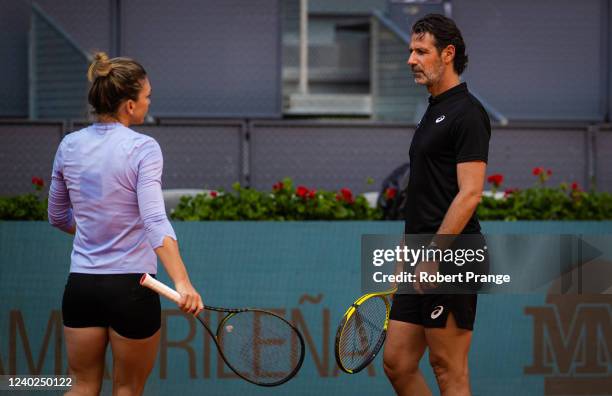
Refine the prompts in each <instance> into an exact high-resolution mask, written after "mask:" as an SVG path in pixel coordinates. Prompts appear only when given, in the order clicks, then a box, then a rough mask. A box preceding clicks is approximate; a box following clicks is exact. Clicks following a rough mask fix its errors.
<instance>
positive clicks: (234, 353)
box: [217, 311, 303, 384]
mask: <svg viewBox="0 0 612 396" xmlns="http://www.w3.org/2000/svg"><path fill="white" fill-rule="evenodd" d="M217 336H218V340H219V345H220V347H221V349H222V351H223V355H224V356H225V358H226V360H227V363H228V364H230V365H231V366H232V367H233V368H234V369H235V370H236V371H238V373H239V375H241V376H242V377H244V378H246V379H248V380H250V381H253V382H256V383H261V384H273V383H276V382H279V381H281V380H283V379H284V378H287V377H288V376H290V375H293V373H294V372H295V370H296V369H297V368H298V367H299V365H300V364H301V361H302V354H303V350H302V348H303V346H302V344H301V342H300V340H299V338H298V334H297V332H296V331H295V329H294V328H293V327H291V326H290V325H289V324H287V323H286V322H284V321H283V320H281V319H280V318H278V317H276V316H274V315H271V314H268V313H265V312H258V311H247V312H240V313H237V314H235V315H232V316H230V317H229V318H228V320H226V321H225V322H224V323H223V326H222V327H221V328H220V329H219V331H218V333H217Z"/></svg>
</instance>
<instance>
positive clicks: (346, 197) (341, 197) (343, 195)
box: [336, 188, 355, 204]
mask: <svg viewBox="0 0 612 396" xmlns="http://www.w3.org/2000/svg"><path fill="white" fill-rule="evenodd" d="M336 199H337V200H338V201H344V202H346V203H349V204H352V203H353V202H355V201H354V199H353V193H352V192H351V190H349V189H348V188H342V189H340V194H338V195H336Z"/></svg>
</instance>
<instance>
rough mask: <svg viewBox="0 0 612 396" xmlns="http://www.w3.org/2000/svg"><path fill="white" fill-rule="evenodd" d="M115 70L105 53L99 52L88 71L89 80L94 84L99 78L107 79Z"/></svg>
mask: <svg viewBox="0 0 612 396" xmlns="http://www.w3.org/2000/svg"><path fill="white" fill-rule="evenodd" d="M111 70H113V65H112V63H110V60H109V58H108V55H106V53H105V52H97V53H96V54H95V55H94V59H93V61H92V62H91V64H90V65H89V69H88V70H87V79H88V80H89V82H93V81H94V80H95V79H96V78H98V77H106V76H108V74H109V73H110V72H111Z"/></svg>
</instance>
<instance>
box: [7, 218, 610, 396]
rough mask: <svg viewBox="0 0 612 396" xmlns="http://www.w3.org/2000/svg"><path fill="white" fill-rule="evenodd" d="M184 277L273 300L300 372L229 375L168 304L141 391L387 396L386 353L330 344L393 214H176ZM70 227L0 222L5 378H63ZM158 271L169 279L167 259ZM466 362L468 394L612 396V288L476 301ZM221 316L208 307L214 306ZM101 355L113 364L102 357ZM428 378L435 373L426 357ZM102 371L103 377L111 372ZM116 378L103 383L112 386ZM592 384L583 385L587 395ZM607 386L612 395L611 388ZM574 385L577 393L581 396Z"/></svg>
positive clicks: (519, 229) (232, 297)
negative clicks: (294, 336) (344, 351)
mask: <svg viewBox="0 0 612 396" xmlns="http://www.w3.org/2000/svg"><path fill="white" fill-rule="evenodd" d="M483 225H484V230H483V231H484V232H485V233H495V234H499V233H584V234H610V233H612V222H557V223H556V222H516V223H498V222H485V223H484V224H483ZM174 227H175V229H176V232H177V235H178V237H179V242H180V245H181V249H182V252H183V258H184V260H185V262H186V264H187V266H188V268H189V272H190V275H191V278H192V282H193V283H194V284H195V285H196V286H197V287H198V288H199V290H200V292H201V293H202V295H203V297H204V299H205V301H206V302H207V303H208V304H211V305H219V306H245V305H248V306H259V307H263V308H268V309H275V310H278V311H279V312H281V313H282V314H284V315H285V316H286V317H287V318H289V319H290V320H292V321H293V322H294V323H295V324H296V325H297V326H298V327H299V328H300V329H301V330H302V331H303V334H304V336H305V339H306V345H307V355H306V359H305V363H304V366H303V368H302V370H301V372H300V373H299V375H298V376H297V377H296V378H295V379H293V380H292V381H290V382H289V383H287V384H285V385H283V386H281V387H278V388H272V389H268V388H259V387H256V386H254V385H251V384H248V383H245V382H243V381H242V380H239V379H236V378H233V376H232V375H231V374H230V372H229V370H228V369H227V368H225V367H223V364H222V361H221V360H220V359H219V358H218V357H217V354H216V350H215V347H214V345H213V344H212V343H211V342H210V340H209V339H208V338H207V336H206V335H205V334H204V331H203V329H202V328H201V327H200V326H199V325H197V324H196V322H195V321H194V319H193V318H190V317H188V316H185V315H183V314H181V313H180V312H179V311H177V310H176V308H175V307H174V306H173V305H172V304H171V303H168V302H164V303H163V306H162V307H163V318H162V319H163V322H162V323H163V326H164V329H165V331H164V333H163V334H164V336H163V340H162V344H161V349H160V354H159V357H158V361H157V364H156V367H155V369H154V371H153V373H152V375H151V377H150V379H149V382H148V385H147V388H146V394H147V395H149V394H150V395H165V394H184V395H190V394H196V393H201V394H207V395H237V394H243V395H260V394H261V395H263V394H277V395H285V394H291V395H315V394H316V395H388V394H393V391H392V389H391V387H390V385H389V384H388V382H387V380H386V378H385V377H384V373H383V370H382V362H381V358H380V357H378V358H377V360H376V362H375V363H374V364H373V365H372V366H371V367H370V369H369V370H364V371H363V372H361V373H360V374H357V375H346V374H343V373H340V372H338V370H337V368H336V364H335V361H334V357H333V340H334V334H335V330H336V326H337V323H338V321H339V320H340V317H341V315H342V314H343V313H344V310H345V309H346V307H347V305H348V304H350V303H351V302H352V301H353V300H354V299H355V298H356V297H357V296H358V295H359V294H360V257H359V254H360V240H361V235H362V234H399V233H401V231H402V224H401V223H394V222H287V223H277V222H193V223H191V222H185V223H174ZM70 249H71V237H69V236H68V235H65V234H62V233H60V232H59V231H56V230H54V229H52V228H51V227H50V226H48V225H47V224H46V223H40V222H0V375H1V374H13V373H18V374H31V373H32V374H33V373H40V374H59V373H62V374H64V373H65V372H66V357H65V352H64V349H63V339H62V331H61V330H62V325H61V315H60V311H59V310H60V306H61V295H62V291H63V285H64V284H65V280H66V277H67V274H68V268H69V255H70ZM161 268H162V266H161V264H160V271H159V272H160V279H161V280H162V281H164V282H168V278H167V276H166V275H165V273H164V271H163V270H162V269H161ZM478 312H479V313H478V317H477V323H476V329H475V332H474V341H473V346H472V352H471V354H470V358H471V360H470V369H471V378H472V386H473V390H474V395H512V396H516V395H544V394H546V395H564V394H570V393H559V392H561V391H568V390H570V389H582V393H580V394H583V395H586V394H593V395H605V394H611V393H610V389H612V387H610V386H608V385H609V384H610V381H611V378H612V359H611V356H612V353H611V352H612V299H611V297H610V295H595V296H560V297H559V296H557V297H555V296H545V295H542V294H532V295H483V296H480V297H479V303H478ZM209 319H210V320H211V322H212V323H213V324H214V323H216V320H217V318H216V315H211V317H210V318H209ZM109 356H110V354H109V355H108V356H107V361H108V362H109V364H110V359H108V357H109ZM422 368H423V371H424V373H425V375H426V377H427V380H428V381H429V382H430V383H431V384H432V385H433V383H434V382H433V376H432V373H431V369H430V368H429V367H428V364H427V359H426V358H425V359H424V361H423V365H422ZM108 378H110V377H108ZM110 385H111V383H110V380H106V381H105V384H104V393H108V392H110ZM585 392H586V393H585ZM605 392H608V393H605ZM576 394H578V392H576Z"/></svg>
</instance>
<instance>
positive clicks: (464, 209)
mask: <svg viewBox="0 0 612 396" xmlns="http://www.w3.org/2000/svg"><path fill="white" fill-rule="evenodd" d="M480 197H481V194H480V193H479V192H476V191H474V192H461V191H459V194H457V196H455V199H453V202H451V205H450V207H449V208H448V210H447V211H446V215H445V216H444V220H443V221H442V224H441V225H440V228H439V229H438V232H437V234H446V235H457V234H461V232H462V231H463V229H464V228H465V225H466V224H467V223H468V221H469V220H470V218H471V217H472V215H473V214H474V211H475V210H476V207H477V206H478V203H479V202H480Z"/></svg>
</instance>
